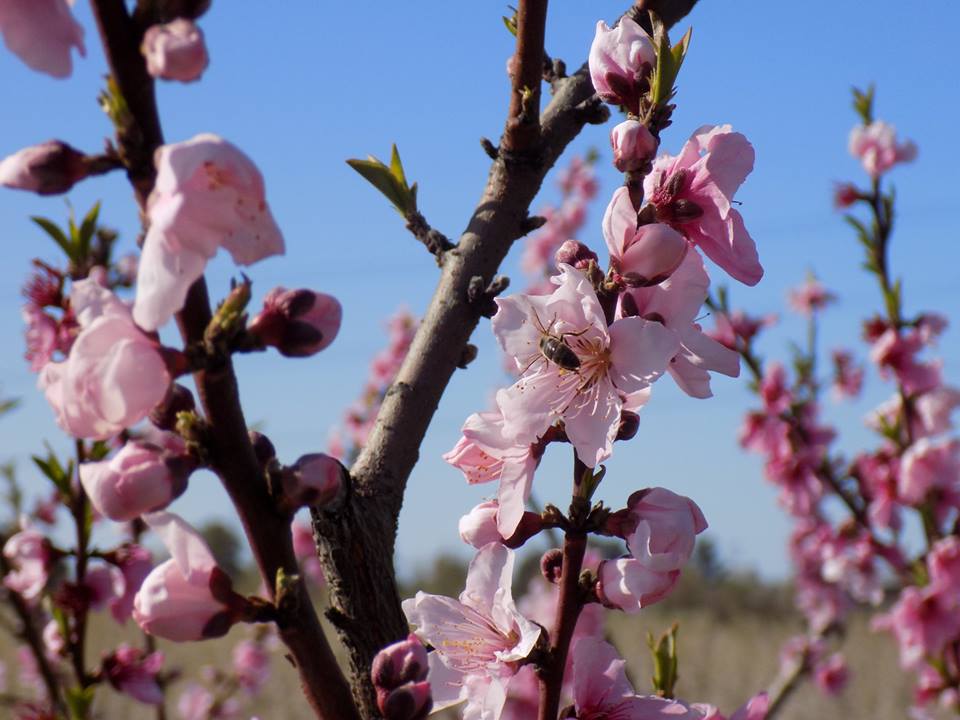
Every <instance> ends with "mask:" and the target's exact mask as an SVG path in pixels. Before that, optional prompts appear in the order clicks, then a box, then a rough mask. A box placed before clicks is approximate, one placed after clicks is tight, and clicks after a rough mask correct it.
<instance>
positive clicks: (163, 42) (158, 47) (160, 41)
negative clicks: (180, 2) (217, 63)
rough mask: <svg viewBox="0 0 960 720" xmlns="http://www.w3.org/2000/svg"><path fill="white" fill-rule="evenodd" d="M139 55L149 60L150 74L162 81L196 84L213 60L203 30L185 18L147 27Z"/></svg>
mask: <svg viewBox="0 0 960 720" xmlns="http://www.w3.org/2000/svg"><path fill="white" fill-rule="evenodd" d="M140 52H141V53H143V56H144V57H145V58H146V61H147V72H148V73H150V75H151V76H153V77H155V78H161V79H163V80H179V81H180V82H193V81H194V80H197V79H199V78H200V76H201V75H202V74H203V71H204V70H205V69H206V67H207V64H208V63H209V61H210V60H209V58H208V57H207V46H206V45H205V44H204V41H203V31H201V30H200V28H198V27H197V26H196V25H195V24H194V23H193V22H192V21H191V20H187V19H186V18H182V17H178V18H177V19H176V20H173V21H172V22H169V23H166V24H164V25H151V26H150V27H149V28H147V32H146V33H144V35H143V43H142V44H141V45H140Z"/></svg>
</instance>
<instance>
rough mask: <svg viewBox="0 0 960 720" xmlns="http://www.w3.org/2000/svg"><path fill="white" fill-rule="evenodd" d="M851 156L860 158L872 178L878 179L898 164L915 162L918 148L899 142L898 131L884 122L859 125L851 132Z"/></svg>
mask: <svg viewBox="0 0 960 720" xmlns="http://www.w3.org/2000/svg"><path fill="white" fill-rule="evenodd" d="M850 154H851V155H853V156H854V157H855V158H859V160H860V162H861V163H862V164H863V169H864V170H866V171H867V173H868V174H869V175H870V177H873V178H878V177H880V176H881V175H883V174H884V173H885V172H887V171H888V170H889V169H890V168H892V167H893V166H894V165H896V164H897V163H905V162H913V160H914V159H916V157H917V146H916V145H915V144H914V143H913V142H912V141H910V140H907V141H906V142H903V143H900V142H897V131H896V129H895V128H894V127H893V126H892V125H888V124H887V123H885V122H883V121H882V120H875V121H874V122H872V123H870V124H869V125H858V126H857V127H855V128H853V130H851V131H850Z"/></svg>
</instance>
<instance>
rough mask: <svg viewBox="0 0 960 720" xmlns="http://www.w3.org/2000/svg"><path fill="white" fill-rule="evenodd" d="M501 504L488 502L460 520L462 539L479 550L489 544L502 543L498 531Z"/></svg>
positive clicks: (481, 504) (494, 501)
mask: <svg viewBox="0 0 960 720" xmlns="http://www.w3.org/2000/svg"><path fill="white" fill-rule="evenodd" d="M499 510H500V503H498V502H497V501H496V500H488V501H486V502H482V503H480V504H479V505H477V506H476V507H475V508H473V510H471V511H470V512H468V513H467V514H466V515H464V516H463V517H462V518H460V539H461V540H463V541H464V542H465V543H467V544H468V545H473V547H475V548H477V549H478V550H479V549H480V548H482V547H483V546H484V545H486V544H487V543H491V542H501V537H500V533H499V532H498V531H497V513H498V512H499Z"/></svg>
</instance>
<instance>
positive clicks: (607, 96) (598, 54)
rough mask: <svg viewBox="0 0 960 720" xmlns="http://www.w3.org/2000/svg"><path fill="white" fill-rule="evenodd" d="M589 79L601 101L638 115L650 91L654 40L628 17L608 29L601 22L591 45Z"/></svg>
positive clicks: (655, 54) (654, 62)
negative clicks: (642, 100) (641, 99)
mask: <svg viewBox="0 0 960 720" xmlns="http://www.w3.org/2000/svg"><path fill="white" fill-rule="evenodd" d="M589 63H590V78H591V80H593V87H594V88H595V89H596V91H597V94H598V95H599V96H600V98H601V99H602V100H603V101H604V102H608V103H611V104H613V105H623V106H625V107H626V108H627V110H629V111H630V112H634V113H636V112H638V111H639V104H640V97H641V95H643V94H644V93H645V92H646V91H647V90H648V89H649V82H648V79H647V77H648V75H649V72H650V70H651V69H652V68H653V67H654V66H655V65H656V64H657V53H656V50H654V46H653V41H652V40H651V39H650V36H649V35H647V33H646V32H644V30H643V28H641V27H640V26H639V25H638V24H637V23H635V22H634V21H633V20H631V19H630V18H627V17H623V18H620V22H619V23H618V24H617V26H616V27H615V28H613V29H610V28H609V27H608V26H607V24H606V23H605V22H603V21H602V20H601V21H599V22H598V23H597V32H596V35H595V36H594V38H593V44H592V45H591V46H590V58H589Z"/></svg>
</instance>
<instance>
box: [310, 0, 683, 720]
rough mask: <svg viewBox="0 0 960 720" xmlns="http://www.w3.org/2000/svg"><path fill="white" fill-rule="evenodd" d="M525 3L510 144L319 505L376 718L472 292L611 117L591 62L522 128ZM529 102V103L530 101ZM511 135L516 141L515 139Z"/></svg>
mask: <svg viewBox="0 0 960 720" xmlns="http://www.w3.org/2000/svg"><path fill="white" fill-rule="evenodd" d="M545 4H546V3H545V2H544V3H543V5H544V6H545ZM676 4H677V2H676V0H663V1H662V2H660V3H656V5H657V7H662V8H666V7H668V6H669V7H673V6H674V5H676ZM681 4H684V5H689V4H690V2H689V0H686V1H685V2H683V3H681ZM524 5H525V4H524ZM524 5H521V13H522V14H523V17H524V18H526V19H525V20H524V21H523V23H522V24H521V26H520V27H519V28H518V34H519V35H520V36H521V38H522V40H521V38H518V46H519V45H520V43H521V42H522V43H524V46H523V47H524V49H525V51H526V57H527V58H528V59H529V60H530V62H534V61H535V64H534V66H532V67H529V68H525V67H523V66H521V68H519V69H518V71H517V76H516V79H515V80H514V92H513V94H512V96H511V105H510V114H509V115H508V121H507V128H506V129H505V131H504V137H503V138H502V139H501V147H503V148H504V152H498V153H497V154H496V155H497V156H496V158H494V160H493V163H492V164H491V167H490V174H489V177H488V178H487V184H486V186H485V188H484V190H483V194H482V196H481V198H480V202H479V203H478V204H477V207H476V209H475V210H474V213H473V216H472V217H471V218H470V222H469V224H468V226H467V229H466V231H465V232H464V233H463V235H462V236H461V238H460V241H459V243H458V244H457V246H456V247H455V248H453V249H452V250H450V251H449V252H447V253H446V255H445V259H444V264H443V270H442V271H441V274H440V280H439V282H438V284H437V288H436V290H435V292H434V295H433V299H432V300H431V302H430V305H429V307H428V308H427V311H426V314H425V316H424V318H423V321H422V323H421V325H420V328H419V329H418V331H417V334H416V336H415V337H414V340H413V343H412V345H411V348H410V351H409V352H408V354H407V357H406V359H405V360H404V362H403V365H402V367H401V368H400V372H399V373H398V375H397V378H396V381H395V382H394V384H393V386H392V387H391V388H390V390H389V391H388V392H387V395H386V397H385V398H384V401H383V405H382V406H381V409H380V412H379V414H378V416H377V422H376V425H375V427H374V429H373V430H372V432H371V433H370V437H369V439H368V441H367V445H366V447H365V448H364V450H363V452H362V453H361V454H360V457H359V458H358V459H357V462H356V463H355V465H354V466H353V468H352V469H351V476H352V477H353V479H354V491H355V492H354V495H353V496H352V497H351V498H350V500H349V502H347V503H346V504H345V507H344V508H343V509H342V510H341V511H340V512H339V513H337V514H336V515H331V514H326V513H323V512H315V513H314V515H313V519H314V533H315V537H316V539H317V544H318V554H319V557H320V559H321V561H322V563H323V567H324V570H325V572H326V577H327V580H328V583H329V589H330V602H331V605H332V608H331V613H330V618H331V621H333V622H334V623H335V625H336V626H337V630H338V633H339V635H340V639H341V640H342V641H343V643H344V645H345V646H346V648H347V650H348V652H349V659H350V669H351V674H352V678H351V684H352V686H353V692H354V698H355V699H356V701H357V704H358V705H360V707H361V711H362V713H363V715H364V717H368V718H375V717H378V714H377V710H376V702H375V698H374V694H373V688H372V685H371V683H370V680H369V674H370V666H371V664H372V662H373V658H374V656H375V655H376V653H377V651H378V650H380V649H381V648H383V647H384V646H386V645H387V644H389V643H391V642H395V641H397V640H400V639H402V638H404V637H406V635H407V633H408V632H409V629H408V625H407V621H406V619H405V618H404V615H403V612H402V610H401V608H400V597H399V593H398V591H397V585H396V578H395V575H394V567H393V554H394V542H395V539H396V531H397V517H398V515H399V512H400V507H401V505H402V504H403V494H404V491H405V489H406V484H407V479H408V478H409V476H410V473H411V471H412V470H413V467H414V465H415V464H416V462H417V459H418V457H419V448H420V444H421V443H422V442H423V438H424V435H425V434H426V431H427V427H428V426H429V424H430V420H431V419H432V417H433V414H434V412H435V411H436V409H437V405H438V404H439V402H440V398H441V396H442V395H443V392H444V390H445V389H446V387H447V384H448V383H449V381H450V378H451V376H452V375H453V371H454V370H455V369H456V368H457V366H458V363H459V362H460V360H461V358H462V356H463V351H464V348H465V347H466V345H467V342H468V341H469V339H470V335H471V334H472V333H473V330H474V329H475V328H476V326H477V324H478V322H479V320H480V317H481V313H480V308H479V307H478V304H476V303H472V302H470V300H469V288H470V285H471V281H473V278H475V277H480V278H481V279H482V280H486V281H488V282H489V281H490V280H492V279H493V277H494V276H495V274H496V272H497V270H498V268H499V267H500V264H501V263H502V262H503V259H504V257H505V256H506V254H507V251H508V250H509V249H510V246H511V245H512V244H513V241H514V240H515V239H516V238H518V237H520V236H522V235H523V234H524V232H525V230H524V228H525V224H524V223H525V221H526V218H527V217H528V214H529V208H530V204H531V203H532V202H533V199H534V197H535V196H536V194H537V192H538V191H539V189H540V186H541V184H542V183H543V180H544V177H545V176H546V174H547V172H548V171H549V170H550V168H552V167H553V165H554V164H555V163H556V161H557V159H558V158H559V157H560V155H561V153H562V152H563V151H564V149H565V148H566V147H567V145H568V144H569V143H570V142H571V141H572V140H573V139H574V138H575V137H576V136H577V135H578V134H579V133H580V131H581V130H582V129H583V127H584V125H585V124H587V123H602V122H605V121H606V120H607V119H608V118H609V111H608V110H607V108H606V107H605V106H604V105H603V104H602V103H601V102H600V100H599V98H597V96H596V94H595V92H594V89H593V84H592V83H591V81H590V74H589V71H588V69H587V66H586V65H584V66H583V67H581V68H580V69H579V70H578V71H577V72H576V73H574V74H573V75H571V76H570V77H567V78H563V79H558V80H557V81H556V88H555V92H554V95H553V98H552V100H551V101H550V103H549V105H547V107H546V108H545V110H544V112H543V113H542V115H540V116H539V122H538V123H537V124H536V129H537V132H536V135H535V136H534V138H533V140H531V139H530V135H528V134H527V133H528V131H527V130H520V129H519V128H520V127H527V124H524V123H513V124H512V125H511V123H512V121H513V120H515V119H517V118H518V117H519V115H518V114H516V110H517V107H518V106H517V102H518V98H519V97H520V96H519V95H518V94H517V92H516V87H517V85H518V84H520V83H522V82H523V78H525V77H526V78H528V79H529V77H533V78H534V79H533V80H532V81H530V82H532V85H530V86H529V88H530V90H534V88H537V94H538V96H539V86H540V81H541V74H542V70H543V44H542V42H543V40H542V39H543V32H542V31H534V30H532V29H531V26H530V22H531V19H532V17H533V15H532V12H533V11H532V10H528V11H527V12H526V13H524V12H523V8H524ZM661 12H662V14H664V15H669V13H668V12H667V11H666V10H662V11H661ZM670 17H673V15H670ZM676 19H679V16H678V17H677V18H676ZM525 32H529V33H531V34H536V36H537V37H538V38H540V41H539V46H538V47H539V50H536V51H534V49H533V48H534V46H533V45H532V44H531V43H532V42H533V41H532V40H529V41H528V38H527V36H525V35H524V33H525ZM521 57H523V54H521ZM528 76H529V77H528ZM520 87H521V89H522V85H520ZM519 107H520V112H521V113H522V111H523V107H522V104H521V105H520V106H519ZM532 107H537V108H538V107H539V102H538V103H537V105H536V106H532V105H531V104H529V103H528V106H527V111H528V113H529V112H531V110H532ZM538 115H539V113H538ZM508 135H511V136H512V137H511V142H512V145H509V144H508V143H507V136H508ZM507 150H509V151H507ZM473 282H474V286H476V281H473Z"/></svg>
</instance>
